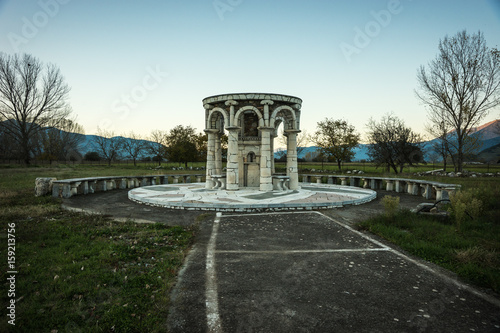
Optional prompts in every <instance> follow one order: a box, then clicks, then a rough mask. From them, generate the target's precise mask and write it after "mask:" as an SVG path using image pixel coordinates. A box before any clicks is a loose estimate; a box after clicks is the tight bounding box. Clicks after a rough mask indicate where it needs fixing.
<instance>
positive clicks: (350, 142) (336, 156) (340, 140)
mask: <svg viewBox="0 0 500 333" xmlns="http://www.w3.org/2000/svg"><path fill="white" fill-rule="evenodd" d="M359 139H360V135H359V134H358V133H356V129H355V128H354V126H353V125H350V124H349V123H348V122H347V121H346V120H343V119H338V120H335V119H328V118H325V120H323V121H320V122H318V123H317V130H316V132H315V134H314V142H315V143H316V145H317V146H318V147H319V148H320V151H321V155H322V156H323V157H325V158H327V159H333V160H334V161H335V162H337V165H338V168H339V170H342V162H346V161H349V160H350V159H351V158H352V157H353V156H354V152H353V149H354V148H356V147H357V146H358V144H359Z"/></svg>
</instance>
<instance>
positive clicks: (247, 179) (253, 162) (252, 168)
mask: <svg viewBox="0 0 500 333" xmlns="http://www.w3.org/2000/svg"><path fill="white" fill-rule="evenodd" d="M243 179H244V184H243V186H245V187H259V186H260V165H259V163H258V162H257V158H256V156H255V153H253V152H250V153H248V155H247V157H246V161H245V165H244V178H243Z"/></svg>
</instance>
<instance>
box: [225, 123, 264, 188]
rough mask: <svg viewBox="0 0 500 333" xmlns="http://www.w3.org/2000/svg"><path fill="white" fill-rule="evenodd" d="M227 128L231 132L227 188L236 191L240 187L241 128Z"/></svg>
mask: <svg viewBox="0 0 500 333" xmlns="http://www.w3.org/2000/svg"><path fill="white" fill-rule="evenodd" d="M226 129H227V130H228V132H229V134H228V143H227V171H226V189H228V190H230V191H236V190H238V189H239V170H238V132H239V130H240V128H239V127H237V126H232V127H228V128H226ZM271 189H272V183H271Z"/></svg>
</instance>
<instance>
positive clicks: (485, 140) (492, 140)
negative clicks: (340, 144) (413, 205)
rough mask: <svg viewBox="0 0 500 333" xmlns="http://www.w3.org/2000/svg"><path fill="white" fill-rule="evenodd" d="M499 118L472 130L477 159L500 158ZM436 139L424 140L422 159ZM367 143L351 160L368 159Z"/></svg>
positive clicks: (304, 153) (307, 151) (306, 152)
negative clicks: (476, 139) (477, 143)
mask: <svg viewBox="0 0 500 333" xmlns="http://www.w3.org/2000/svg"><path fill="white" fill-rule="evenodd" d="M499 126H500V120H493V121H490V122H488V123H486V124H483V125H481V126H478V127H476V128H475V129H474V130H473V131H472V132H473V133H472V136H474V137H478V136H479V137H480V138H481V140H482V145H481V148H480V149H479V152H478V153H477V157H478V159H482V160H485V161H487V162H493V163H497V161H498V160H499V159H500V133H499ZM437 140H438V139H432V140H428V141H424V142H423V144H422V150H423V152H424V159H425V160H429V159H430V158H429V153H430V152H431V151H432V145H433V143H434V142H436V141H437ZM368 146H369V145H368V144H360V145H359V146H358V147H356V148H355V149H354V150H353V151H354V158H353V161H362V160H369V159H370V157H369V156H368ZM299 150H300V152H299V154H298V158H301V159H307V157H308V156H316V154H317V153H318V152H319V148H318V147H316V146H310V147H305V148H302V149H299ZM275 157H277V158H279V153H275Z"/></svg>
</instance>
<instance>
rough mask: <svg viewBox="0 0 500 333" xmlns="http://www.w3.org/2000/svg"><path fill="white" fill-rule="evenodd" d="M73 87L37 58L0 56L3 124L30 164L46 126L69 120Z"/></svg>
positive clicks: (4, 129)
mask: <svg viewBox="0 0 500 333" xmlns="http://www.w3.org/2000/svg"><path fill="white" fill-rule="evenodd" d="M68 93H69V87H68V85H67V84H66V83H65V82H64V79H63V77H62V75H61V73H60V71H59V69H58V68H57V67H56V66H55V65H52V64H49V65H47V66H43V65H42V63H41V62H40V61H39V60H38V59H37V58H35V57H33V56H31V55H28V54H24V55H22V56H19V55H14V56H9V55H6V54H5V53H0V121H1V123H0V124H4V123H5V121H8V124H9V125H8V126H4V125H0V126H2V127H3V131H4V133H5V134H7V135H9V136H10V137H11V138H12V139H13V140H15V141H16V142H17V144H18V146H19V147H20V150H21V154H22V157H23V159H24V161H25V162H26V164H29V163H30V159H31V155H32V153H33V144H34V143H35V141H36V140H34V138H35V137H36V136H37V135H38V134H39V132H40V131H43V129H44V128H45V127H57V126H58V125H59V124H60V123H61V122H62V121H63V120H64V119H66V118H67V117H68V115H69V114H70V112H71V109H70V107H69V105H68V103H67V98H68Z"/></svg>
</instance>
